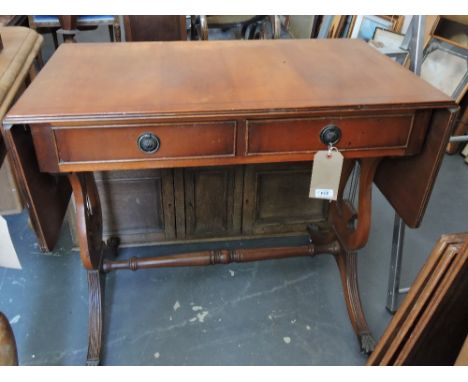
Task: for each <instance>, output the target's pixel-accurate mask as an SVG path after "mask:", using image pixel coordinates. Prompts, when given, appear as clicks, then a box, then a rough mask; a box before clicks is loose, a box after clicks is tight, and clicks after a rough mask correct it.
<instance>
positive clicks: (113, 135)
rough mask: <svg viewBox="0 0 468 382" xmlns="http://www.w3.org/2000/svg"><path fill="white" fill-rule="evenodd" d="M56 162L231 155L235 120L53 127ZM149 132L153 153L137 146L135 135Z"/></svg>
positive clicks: (233, 145)
mask: <svg viewBox="0 0 468 382" xmlns="http://www.w3.org/2000/svg"><path fill="white" fill-rule="evenodd" d="M54 133H55V139H56V142H57V149H58V153H59V159H60V162H97V161H112V160H114V161H128V160H138V159H139V160H142V159H144V160H156V161H157V160H164V159H165V158H185V157H191V158H196V157H225V156H234V155H235V136H236V123H235V122H213V123H181V124H172V125H171V124H168V125H154V124H150V125H147V126H126V127H125V126H122V127H105V126H104V127H103V126H100V127H99V128H97V127H95V128H93V127H83V128H67V129H55V130H54ZM144 133H152V134H154V135H156V136H157V137H158V138H159V140H160V148H159V150H158V151H156V152H155V153H153V154H147V153H145V152H143V151H141V150H140V148H139V147H138V144H137V140H138V137H140V135H141V134H144Z"/></svg>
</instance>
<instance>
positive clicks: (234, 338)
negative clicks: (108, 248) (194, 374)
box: [0, 38, 468, 365]
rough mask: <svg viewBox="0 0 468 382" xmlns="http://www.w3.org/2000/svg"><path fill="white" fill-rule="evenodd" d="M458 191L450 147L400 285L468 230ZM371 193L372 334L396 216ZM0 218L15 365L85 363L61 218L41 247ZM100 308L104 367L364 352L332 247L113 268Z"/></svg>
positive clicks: (342, 357)
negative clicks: (49, 242) (197, 264)
mask: <svg viewBox="0 0 468 382" xmlns="http://www.w3.org/2000/svg"><path fill="white" fill-rule="evenodd" d="M91 39H92V38H91ZM46 43H47V44H50V41H49V40H47V41H46ZM467 190H468V167H467V166H466V165H465V164H464V163H463V161H462V158H461V157H460V156H458V155H456V156H445V158H444V162H443V166H442V169H441V172H440V174H439V177H438V180H437V183H436V186H435V189H434V193H433V196H432V198H431V201H430V203H429V207H428V211H427V214H426V217H425V220H424V222H423V224H422V226H421V228H419V229H418V230H407V234H406V241H405V249H404V260H403V273H402V285H409V284H410V283H411V282H412V280H413V279H414V277H415V276H416V274H417V272H418V270H419V269H420V267H421V266H422V264H423V263H424V261H425V259H426V257H427V256H428V254H429V252H430V250H431V248H432V246H433V245H434V243H435V241H436V240H437V239H438V238H439V237H440V235H442V234H444V233H453V232H461V231H468V223H467V210H468V209H467V202H468V193H467ZM373 199H374V203H373V211H372V218H373V220H372V228H371V234H370V239H369V242H368V245H367V246H366V247H365V248H364V249H363V250H362V251H360V253H359V282H360V287H361V296H362V299H363V305H364V310H365V313H366V315H367V319H368V322H369V326H370V328H371V330H372V331H373V333H374V335H375V337H376V338H379V337H380V336H381V335H382V333H383V330H384V328H385V327H386V325H387V323H388V322H389V320H390V318H391V316H390V315H389V314H388V312H387V311H386V309H385V299H386V289H387V277H388V269H389V260H390V249H391V239H392V228H393V217H394V215H393V211H392V209H391V207H390V206H389V205H388V203H387V202H386V200H385V199H384V198H383V196H382V195H381V194H380V193H379V192H378V191H377V190H376V191H375V192H374V196H373ZM7 221H8V225H9V228H10V232H11V235H12V238H13V241H14V245H15V248H16V250H17V253H18V255H19V258H20V261H21V264H22V266H23V269H22V270H19V271H18V270H9V269H0V310H2V311H3V312H4V313H5V314H6V315H7V316H8V317H9V318H10V319H11V320H12V327H13V330H14V332H15V335H16V339H17V343H18V351H19V360H20V364H22V365H81V364H83V363H84V360H85V356H86V344H87V283H86V273H85V271H84V270H83V268H82V267H81V263H80V259H79V256H78V253H77V252H75V251H72V250H71V240H70V237H69V235H68V233H67V232H68V230H67V229H66V228H67V227H64V229H63V234H62V236H61V240H60V243H59V245H58V246H57V250H56V251H55V252H54V253H51V254H41V253H39V250H38V246H37V244H36V243H35V238H34V236H33V234H32V232H31V229H30V228H29V226H28V224H27V216H26V214H22V215H18V216H11V217H7ZM305 240H306V239H305V238H289V239H282V240H280V244H292V243H301V242H305ZM253 244H254V245H261V244H262V242H261V241H259V242H255V243H253ZM231 245H233V246H235V245H239V243H233V244H231ZM211 246H212V247H213V246H215V244H211ZM192 248H193V247H192ZM197 248H199V247H197ZM174 250H175V251H177V250H180V251H183V250H187V246H178V247H167V246H166V247H143V248H138V249H129V248H126V249H123V250H122V251H121V256H122V257H124V258H127V257H130V256H133V255H134V254H135V253H136V252H137V251H138V254H139V255H142V256H143V255H149V254H150V253H153V252H157V253H159V254H164V253H168V252H172V251H174ZM105 313H106V331H105V337H106V338H105V348H104V363H105V364H107V365H363V364H365V362H366V357H365V356H363V355H362V354H360V352H359V347H358V343H357V341H356V338H355V336H354V334H353V331H352V328H351V325H350V322H349V320H348V316H347V312H346V307H345V304H344V301H343V293H342V290H341V285H340V281H339V274H338V271H337V268H336V265H335V263H334V260H333V258H332V257H330V256H319V257H316V258H312V259H308V258H296V259H289V260H280V261H266V262H260V263H245V264H231V265H226V266H213V267H205V268H178V269H177V268H176V269H160V270H148V271H139V272H138V273H133V272H121V273H112V274H110V275H109V276H108V278H107V294H106V307H105Z"/></svg>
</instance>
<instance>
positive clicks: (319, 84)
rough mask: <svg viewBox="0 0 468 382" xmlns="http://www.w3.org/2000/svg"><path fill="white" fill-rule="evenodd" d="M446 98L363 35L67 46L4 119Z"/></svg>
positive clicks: (443, 101)
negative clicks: (360, 36)
mask: <svg viewBox="0 0 468 382" xmlns="http://www.w3.org/2000/svg"><path fill="white" fill-rule="evenodd" d="M96 45H98V46H96ZM450 104H452V101H451V100H450V98H449V97H448V96H446V95H445V94H443V93H442V92H440V91H438V90H437V89H435V88H433V87H432V86H430V85H429V84H427V83H426V82H424V81H422V80H421V79H419V78H418V77H417V76H415V75H414V74H412V73H411V72H409V71H408V70H406V69H405V68H402V67H401V66H400V65H398V64H396V63H395V62H393V61H392V60H391V59H389V58H387V57H385V56H384V55H382V54H381V53H379V52H378V51H376V50H375V49H373V48H372V47H370V46H369V45H368V44H366V43H364V42H362V41H359V40H340V39H334V40H274V41H272V40H258V41H203V42H196V41H176V42H140V43H119V44H112V43H109V44H104V43H101V44H73V45H67V44H63V45H61V46H60V48H59V49H58V50H57V52H56V53H55V54H54V56H53V57H52V58H51V60H50V61H49V62H48V64H47V65H46V67H45V68H44V69H43V70H42V71H41V73H40V74H39V76H38V77H37V79H36V80H35V81H34V83H33V84H32V85H31V86H30V87H29V88H28V90H27V91H26V94H25V95H24V96H23V97H22V98H21V100H20V101H19V102H18V103H17V104H16V105H15V106H14V107H13V109H12V110H11V111H10V113H9V114H8V118H7V122H8V123H19V122H39V121H41V120H47V121H51V120H67V119H75V118H78V119H81V118H84V119H91V118H97V119H99V118H106V119H109V118H129V117H132V116H138V117H142V116H153V115H156V116H163V115H164V116H170V115H173V114H174V113H177V114H178V115H179V116H180V115H181V114H193V115H199V114H205V115H206V114H212V113H229V114H238V113H245V112H246V111H251V112H253V111H263V112H271V111H287V110H290V111H297V110H311V109H313V110H317V109H327V108H333V109H337V108H346V107H351V108H353V109H356V108H365V109H372V108H382V107H383V106H385V107H388V106H390V107H391V108H398V107H400V106H414V107H417V106H420V107H421V106H428V105H431V106H440V107H443V106H447V105H450Z"/></svg>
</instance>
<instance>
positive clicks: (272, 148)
mask: <svg viewBox="0 0 468 382" xmlns="http://www.w3.org/2000/svg"><path fill="white" fill-rule="evenodd" d="M413 123H414V114H413V113H411V114H404V115H379V116H365V117H362V116H359V117H350V116H348V117H326V118H323V117H322V118H294V119H281V120H267V119H265V120H249V121H247V131H246V155H262V154H279V153H291V154H293V153H309V152H314V151H316V150H323V149H324V148H326V145H325V144H324V143H323V142H322V141H321V140H320V133H321V131H322V129H324V127H325V126H328V125H335V126H337V127H338V128H339V130H340V132H341V138H340V140H339V141H338V143H337V144H336V145H335V146H336V147H338V148H339V149H340V150H342V151H350V150H376V149H377V150H382V149H397V148H405V147H407V146H408V143H409V140H410V137H411V132H412V129H413Z"/></svg>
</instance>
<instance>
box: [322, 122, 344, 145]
mask: <svg viewBox="0 0 468 382" xmlns="http://www.w3.org/2000/svg"><path fill="white" fill-rule="evenodd" d="M340 138H341V130H340V128H339V127H338V126H336V125H327V126H325V127H324V128H323V129H322V131H321V132H320V140H321V141H322V142H323V143H324V144H326V145H327V146H328V145H334V144H336V143H338V141H339V140H340Z"/></svg>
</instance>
